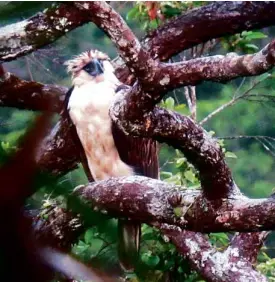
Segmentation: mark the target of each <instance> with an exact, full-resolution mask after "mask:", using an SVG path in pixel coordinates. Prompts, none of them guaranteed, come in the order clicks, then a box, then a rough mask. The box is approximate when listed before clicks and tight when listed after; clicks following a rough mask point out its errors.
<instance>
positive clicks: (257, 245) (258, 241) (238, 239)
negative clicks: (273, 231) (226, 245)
mask: <svg viewBox="0 0 275 282" xmlns="http://www.w3.org/2000/svg"><path fill="white" fill-rule="evenodd" d="M269 233H270V232H268V231H262V232H253V233H240V234H237V235H235V236H234V237H233V238H232V240H231V243H230V246H231V248H237V249H238V252H239V254H240V256H241V257H242V258H244V259H246V260H248V261H250V262H251V263H252V264H255V263H256V262H257V257H258V253H259V251H260V249H261V247H262V246H263V244H264V241H265V239H266V237H267V236H268V234H269ZM252 246H253V247H252Z"/></svg>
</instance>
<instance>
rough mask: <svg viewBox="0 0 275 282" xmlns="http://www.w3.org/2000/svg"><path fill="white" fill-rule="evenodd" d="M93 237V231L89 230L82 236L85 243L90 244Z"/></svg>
mask: <svg viewBox="0 0 275 282" xmlns="http://www.w3.org/2000/svg"><path fill="white" fill-rule="evenodd" d="M93 237H94V230H93V229H91V228H90V229H88V230H87V231H86V232H85V235H84V241H85V243H86V244H90V243H91V242H92V240H93Z"/></svg>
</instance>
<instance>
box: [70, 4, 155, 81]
mask: <svg viewBox="0 0 275 282" xmlns="http://www.w3.org/2000/svg"><path fill="white" fill-rule="evenodd" d="M75 6H76V7H78V8H79V9H80V10H81V11H83V12H85V13H86V14H89V15H90V17H91V20H92V21H93V22H94V23H95V24H96V25H97V26H98V27H99V28H101V29H102V30H103V31H104V32H105V33H106V34H107V35H108V36H109V37H110V39H111V40H112V42H113V43H114V44H115V45H116V48H117V50H118V52H119V54H120V56H121V57H122V59H123V60H124V62H125V63H126V65H127V66H128V67H129V68H130V70H131V72H134V73H135V77H136V78H138V79H139V81H140V82H141V83H143V82H147V83H148V81H149V80H150V79H151V77H152V75H154V73H155V71H154V69H155V67H156V66H157V63H156V62H155V61H154V60H153V59H152V58H151V56H150V55H149V53H148V52H147V51H146V50H145V49H143V48H142V46H141V44H140V42H139V40H138V39H137V37H136V36H135V35H134V33H133V32H132V30H131V29H130V28H129V27H128V25H127V24H126V22H125V21H124V20H123V18H122V17H121V16H120V15H119V14H118V13H117V12H116V11H115V10H114V9H113V8H112V7H111V6H110V5H108V4H107V3H106V2H104V1H91V2H75Z"/></svg>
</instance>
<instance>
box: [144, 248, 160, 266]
mask: <svg viewBox="0 0 275 282" xmlns="http://www.w3.org/2000/svg"><path fill="white" fill-rule="evenodd" d="M141 260H142V261H143V262H144V263H145V264H147V265H148V266H150V267H152V268H154V267H155V266H156V265H157V264H158V263H159V262H160V258H159V256H158V255H152V254H151V253H150V252H147V253H144V254H142V256H141Z"/></svg>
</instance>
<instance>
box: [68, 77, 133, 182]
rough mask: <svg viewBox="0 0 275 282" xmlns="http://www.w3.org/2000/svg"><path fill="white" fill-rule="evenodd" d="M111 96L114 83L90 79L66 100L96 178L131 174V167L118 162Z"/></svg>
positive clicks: (76, 88) (102, 178) (112, 95)
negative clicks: (112, 123) (111, 112)
mask: <svg viewBox="0 0 275 282" xmlns="http://www.w3.org/2000/svg"><path fill="white" fill-rule="evenodd" d="M114 95H115V89H114V85H113V84H110V83H106V82H105V81H102V82H99V83H95V82H93V81H90V82H88V83H85V84H82V85H80V86H79V87H78V86H76V87H74V90H73V92H72V94H71V97H70V99H69V103H68V110H69V114H70V117H71V119H72V121H73V123H74V125H75V127H76V130H77V134H78V137H79V139H80V141H81V143H82V146H83V148H84V151H85V154H86V157H87V160H88V165H89V169H90V171H91V174H92V176H93V178H94V179H95V180H104V179H107V178H110V177H119V176H128V175H132V174H133V170H132V169H131V167H129V166H128V165H126V164H125V163H124V162H122V161H121V159H120V157H119V154H118V151H117V149H116V146H115V143H114V139H113V135H112V132H111V119H110V117H109V107H110V104H111V102H112V99H113V97H114Z"/></svg>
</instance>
